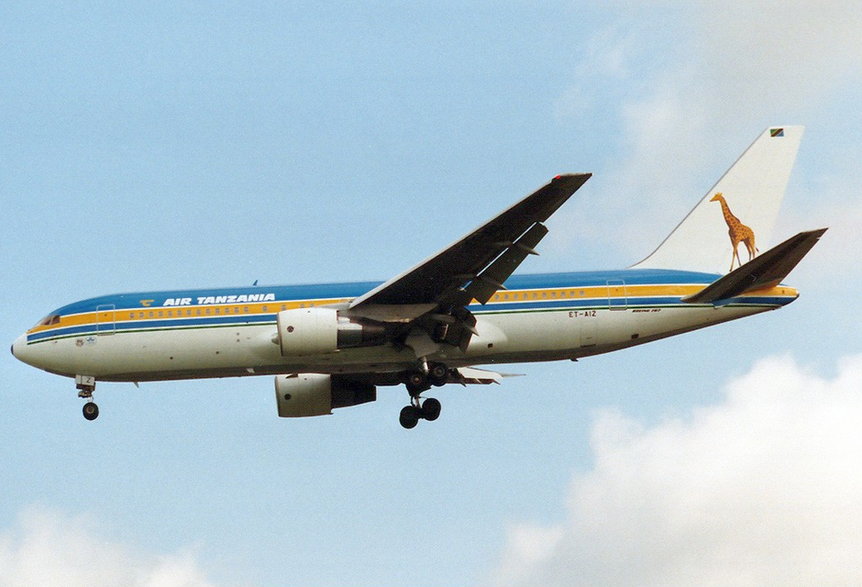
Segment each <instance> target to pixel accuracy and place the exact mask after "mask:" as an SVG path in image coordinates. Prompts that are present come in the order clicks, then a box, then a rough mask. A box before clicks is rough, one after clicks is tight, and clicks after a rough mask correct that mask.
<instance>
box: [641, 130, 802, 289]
mask: <svg viewBox="0 0 862 587" xmlns="http://www.w3.org/2000/svg"><path fill="white" fill-rule="evenodd" d="M803 130H804V127H802V126H773V127H769V128H767V129H766V130H765V131H764V132H763V134H761V135H760V136H759V137H758V138H757V140H755V141H754V143H752V145H751V146H750V147H749V148H748V149H747V150H746V151H745V153H743V154H742V156H741V157H740V158H739V159H738V160H737V161H736V163H734V164H733V166H732V167H731V168H730V169H729V170H728V171H727V172H726V173H725V174H724V175H723V176H722V177H721V179H719V180H718V183H716V184H715V186H714V187H713V188H712V189H711V190H709V192H707V194H706V196H704V198H703V199H702V200H701V201H700V202H699V203H698V205H697V206H695V207H694V209H693V210H692V211H691V212H689V214H688V216H686V217H685V219H684V220H683V221H682V222H680V224H679V225H678V226H677V227H676V228H675V229H674V231H673V232H671V233H670V235H669V236H668V237H667V238H666V239H665V240H664V242H662V243H661V245H659V247H658V248H657V249H656V250H655V251H654V252H653V253H652V254H651V255H650V256H648V257H647V258H646V259H644V260H643V261H641V262H640V263H637V264H636V265H634V267H636V268H656V269H659V268H660V269H683V270H689V271H703V272H707V273H727V272H729V271H730V270H732V269H733V265H734V264H735V263H736V264H737V265H742V264H743V263H745V262H746V261H748V260H749V259H750V258H752V257H754V255H756V253H757V252H758V250H766V248H767V247H766V246H765V245H767V244H768V243H769V238H770V235H771V233H772V229H773V227H774V225H775V220H776V218H777V217H778V209H779V208H780V207H781V200H782V199H783V198H784V190H785V188H786V187H787V181H788V179H789V178H790V170H791V169H792V168H793V162H794V160H795V159H796V152H797V150H798V149H799V143H800V141H801V139H802V133H803ZM755 243H756V244H755ZM737 261H738V263H737ZM728 268H730V269H728Z"/></svg>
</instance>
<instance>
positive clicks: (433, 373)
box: [428, 363, 449, 387]
mask: <svg viewBox="0 0 862 587" xmlns="http://www.w3.org/2000/svg"><path fill="white" fill-rule="evenodd" d="M428 381H429V382H430V383H431V385H433V386H435V387H440V386H441V385H446V383H448V382H449V369H447V368H446V365H444V364H443V363H434V364H433V365H432V366H431V370H430V371H429V372H428Z"/></svg>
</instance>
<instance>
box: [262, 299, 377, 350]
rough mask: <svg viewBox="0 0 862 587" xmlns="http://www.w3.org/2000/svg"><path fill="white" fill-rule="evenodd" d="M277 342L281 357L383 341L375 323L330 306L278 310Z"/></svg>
mask: <svg viewBox="0 0 862 587" xmlns="http://www.w3.org/2000/svg"><path fill="white" fill-rule="evenodd" d="M277 323H278V326H277V327H278V345H279V348H280V349H281V354H282V356H284V357H293V356H301V355H314V354H318V353H329V352H332V351H334V350H337V349H342V348H349V347H356V346H367V345H371V344H379V343H381V342H383V339H384V335H385V330H384V328H383V326H381V325H379V324H366V323H362V322H356V321H353V320H350V319H348V318H345V317H342V316H339V315H338V310H335V309H333V308H295V309H293V310H283V311H281V312H279V313H278V318H277Z"/></svg>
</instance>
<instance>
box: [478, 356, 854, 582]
mask: <svg viewBox="0 0 862 587" xmlns="http://www.w3.org/2000/svg"><path fill="white" fill-rule="evenodd" d="M860 422H862V355H856V356H852V357H849V358H846V359H845V360H843V361H841V363H840V365H839V367H838V370H837V373H836V374H835V375H834V376H833V377H829V378H827V377H820V376H817V375H815V374H813V373H811V372H809V371H808V370H806V369H805V368H803V367H800V366H799V365H798V364H797V363H796V362H794V361H793V360H792V359H790V358H788V357H782V358H771V359H766V360H763V361H760V362H759V363H757V364H756V365H755V366H754V367H753V369H752V370H751V371H750V372H749V373H747V374H745V375H743V376H741V377H739V378H737V379H735V380H733V381H731V382H730V384H729V385H728V386H727V389H726V396H725V400H724V401H723V402H722V403H721V404H719V405H715V406H711V407H708V408H703V409H700V410H699V411H697V412H696V413H695V414H693V415H692V416H691V417H690V418H688V419H673V420H668V421H665V422H662V423H660V424H657V425H654V426H644V425H642V424H640V423H638V422H637V421H635V420H632V419H631V418H627V417H625V416H622V415H620V414H618V413H614V412H607V413H603V414H601V415H599V416H598V417H597V419H596V421H595V423H594V427H593V433H592V446H593V450H594V454H595V464H594V466H593V468H592V470H590V471H589V472H586V473H583V474H578V475H576V476H575V478H574V480H573V481H572V484H571V488H570V494H569V498H568V501H567V514H568V521H567V522H566V523H564V524H560V525H557V526H551V527H542V526H538V525H531V524H520V525H514V526H512V527H511V528H510V531H509V536H508V538H509V540H508V545H507V546H506V548H505V549H504V553H503V554H504V562H501V563H500V566H499V569H498V571H497V573H496V574H495V575H494V577H493V579H492V581H491V584H493V585H495V586H499V587H502V586H507V587H515V586H522V587H526V586H530V585H541V586H549V585H663V586H665V585H666V586H673V585H693V584H696V585H764V584H773V585H851V584H852V585H858V584H862V561H860V559H859V556H858V553H859V552H860V551H862V468H860V467H859V463H860V462H862V426H860Z"/></svg>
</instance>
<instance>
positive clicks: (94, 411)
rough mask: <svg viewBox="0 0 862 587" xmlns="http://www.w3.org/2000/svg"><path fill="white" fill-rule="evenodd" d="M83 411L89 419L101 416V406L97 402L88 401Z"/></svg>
mask: <svg viewBox="0 0 862 587" xmlns="http://www.w3.org/2000/svg"><path fill="white" fill-rule="evenodd" d="M83 412H84V417H85V418H86V419H87V420H95V419H96V418H98V417H99V406H97V405H96V403H95V402H87V403H85V404H84V409H83Z"/></svg>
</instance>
